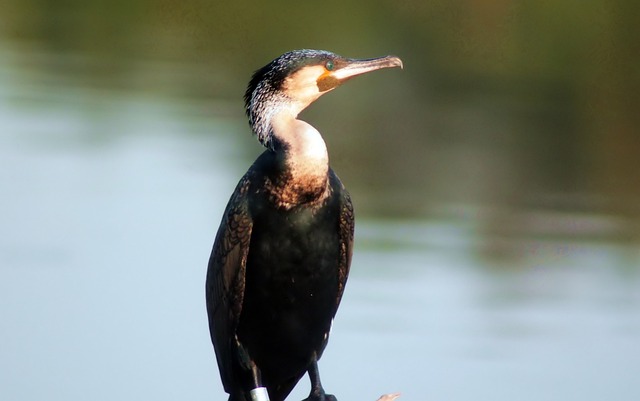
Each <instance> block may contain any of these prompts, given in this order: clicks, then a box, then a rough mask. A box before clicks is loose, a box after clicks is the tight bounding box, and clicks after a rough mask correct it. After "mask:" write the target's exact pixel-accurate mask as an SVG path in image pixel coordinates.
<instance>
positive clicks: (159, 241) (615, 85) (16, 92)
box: [0, 0, 640, 401]
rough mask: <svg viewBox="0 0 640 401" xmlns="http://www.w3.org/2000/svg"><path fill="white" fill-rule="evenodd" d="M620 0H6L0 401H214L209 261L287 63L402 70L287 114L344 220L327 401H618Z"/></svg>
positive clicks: (637, 182)
mask: <svg viewBox="0 0 640 401" xmlns="http://www.w3.org/2000/svg"><path fill="white" fill-rule="evenodd" d="M639 8H640V7H639V6H638V3H637V2H635V1H632V0H613V1H612V0H606V1H605V0H594V1H590V2H581V1H571V0H560V1H557V2H534V1H524V0H518V1H516V0H513V1H507V0H496V1H488V2H478V1H471V0H458V1H432V2H423V1H417V0H413V1H396V2H391V1H379V0H373V1H368V2H352V3H346V2H339V1H331V0H329V1H324V2H322V3H317V2H284V1H274V2H270V3H267V2H265V3H254V2H248V1H237V2H225V3H214V2H210V1H209V2H205V1H199V0H185V1H182V2H169V1H159V2H151V1H141V0H132V1H120V0H116V1H99V0H92V1H78V0H65V1H58V2H52V1H44V0H20V1H17V0H5V1H4V2H3V4H2V5H1V6H0V319H1V327H0V399H2V400H16V401H17V400H52V401H53V400H65V401H67V400H96V401H97V400H110V401H113V400H123V401H124V400H176V399H184V400H214V399H215V400H224V399H226V396H225V394H224V393H223V390H222V387H221V384H220V381H219V377H218V373H217V367H216V365H215V358H214V356H213V351H212V348H211V345H210V342H209V338H208V329H207V323H206V313H205V307H204V294H203V287H204V275H205V270H206V263H207V259H208V256H209V251H210V247H211V244H212V241H213V237H214V235H215V232H216V230H217V227H218V223H219V220H220V216H221V214H222V211H223V208H224V206H225V204H226V202H227V199H228V196H229V194H230V193H231V191H232V190H233V188H234V186H235V184H236V182H237V180H238V179H239V177H240V176H241V175H242V174H243V173H244V171H245V170H246V168H247V167H248V166H249V165H250V164H251V162H252V161H253V159H254V158H255V157H256V156H257V155H258V154H259V153H260V152H261V151H262V149H261V148H260V146H259V145H258V143H257V141H256V140H255V139H254V138H252V137H251V135H250V132H249V129H248V126H247V123H246V119H245V117H244V112H243V105H242V99H241V97H242V94H243V92H244V87H245V85H246V82H247V81H248V78H249V77H250V74H251V73H252V71H253V70H255V69H257V68H259V67H261V66H262V65H264V64H265V63H266V62H268V61H270V60H271V59H273V58H274V57H276V56H277V55H279V54H281V53H283V52H285V51H288V50H291V49H296V48H320V49H326V50H331V51H334V52H337V53H339V54H342V55H345V56H349V57H373V56H380V55H384V54H389V53H392V54H396V55H398V56H400V57H401V58H402V59H403V61H404V64H405V69H404V70H403V71H399V70H392V71H382V72H378V73H375V74H372V75H370V76H366V77H361V78H359V79H356V80H354V81H352V82H349V84H348V85H345V86H344V87H342V88H340V89H339V90H337V91H335V92H333V93H331V94H330V95H327V96H325V97H323V98H322V99H320V100H319V101H318V102H317V103H316V104H314V105H313V107H311V108H310V109H309V110H307V111H305V112H304V114H303V117H304V119H305V120H307V121H309V122H310V123H312V124H313V125H314V126H316V127H317V128H318V129H319V130H320V132H322V133H323V134H324V137H325V140H326V142H327V144H328V147H329V151H330V156H331V162H332V165H333V167H334V169H335V170H336V171H337V172H338V174H339V175H340V176H341V178H342V180H343V182H344V183H345V184H346V185H347V187H348V188H349V189H350V191H351V193H352V196H353V199H354V202H355V207H356V211H357V216H358V221H357V228H356V236H357V238H356V249H355V256H354V260H353V266H352V275H351V279H350V282H349V285H348V287H347V292H346V295H345V297H344V298H343V304H342V307H341V310H340V311H339V313H338V317H337V319H336V324H335V326H334V330H333V335H332V340H331V342H330V344H329V347H328V348H327V351H326V353H325V355H324V357H323V360H322V362H321V367H320V368H321V371H322V376H323V382H324V384H325V387H326V388H327V389H328V390H329V391H331V392H333V393H335V394H336V395H337V396H338V399H340V400H342V401H355V400H371V401H373V400H374V399H376V398H377V397H378V396H379V395H380V394H382V393H386V392H391V391H401V392H402V393H403V399H405V400H407V401H418V400H484V399H491V400H496V401H497V400H532V401H533V400H535V401H540V400H570V399H576V400H578V399H579V400H582V401H587V400H604V399H607V400H637V399H640V382H639V381H638V379H637V377H638V374H639V373H640V308H639V307H640V275H639V273H640V161H639V160H640V132H639V131H638V126H640V124H639V123H640V113H638V110H639V107H638V106H639V105H640V102H639V93H640V68H638V67H639V66H640V41H639V40H638V38H639V37H640V35H639V33H640V32H639V31H640V25H639V24H638V15H639ZM308 388H309V386H308V384H307V383H306V379H304V380H303V381H302V382H301V384H300V385H299V386H298V388H297V389H296V390H295V392H294V393H293V394H292V396H291V399H293V400H296V399H302V398H304V397H306V393H307V391H308Z"/></svg>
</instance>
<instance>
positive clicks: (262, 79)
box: [244, 50, 402, 147]
mask: <svg viewBox="0 0 640 401" xmlns="http://www.w3.org/2000/svg"><path fill="white" fill-rule="evenodd" d="M393 67H400V68H402V61H401V60H400V59H399V58H398V57H395V56H385V57H379V58H372V59H350V58H345V57H342V56H338V55H337V54H334V53H331V52H328V51H324V50H294V51H291V52H288V53H285V54H283V55H281V56H280V57H278V58H276V59H275V60H273V61H271V62H270V63H269V64H267V65H266V66H264V67H262V68H261V69H259V70H258V71H256V72H255V73H254V74H253V77H252V78H251V81H250V82H249V86H248V87H247V91H246V92H245V95H244V100H245V107H246V112H247V116H248V117H249V124H250V125H251V127H252V130H253V131H254V133H255V134H256V135H257V136H258V139H259V140H260V142H261V143H262V144H263V145H265V146H266V147H271V127H270V122H271V117H272V116H274V115H275V114H276V113H279V112H282V111H287V112H290V114H291V115H292V116H293V117H296V116H297V115H298V114H299V113H300V112H301V111H302V110H304V109H305V108H306V107H307V106H309V105H310V104H311V103H313V102H314V101H315V100H317V99H318V98H319V97H320V96H322V95H323V94H325V93H327V92H329V91H331V90H333V89H335V88H337V87H338V86H340V85H342V84H343V83H344V82H346V81H348V80H349V79H351V78H353V77H355V76H358V75H362V74H365V73H367V72H371V71H375V70H379V69H382V68H393Z"/></svg>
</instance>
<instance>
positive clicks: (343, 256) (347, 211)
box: [336, 184, 355, 310]
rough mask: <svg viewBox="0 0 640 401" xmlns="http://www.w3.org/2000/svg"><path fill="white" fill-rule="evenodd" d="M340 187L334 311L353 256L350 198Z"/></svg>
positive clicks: (338, 302) (352, 214)
mask: <svg viewBox="0 0 640 401" xmlns="http://www.w3.org/2000/svg"><path fill="white" fill-rule="evenodd" d="M340 185H341V187H342V188H341V189H342V190H341V202H340V203H341V205H340V262H339V266H338V297H337V299H336V301H337V302H336V310H337V308H338V305H339V304H340V300H342V294H343V293H344V286H345V285H346V284H347V278H348V277H349V268H350V266H351V256H352V255H353V233H354V228H355V215H354V212H353V203H352V202H351V196H349V193H348V192H347V190H346V189H345V188H344V186H342V184H340Z"/></svg>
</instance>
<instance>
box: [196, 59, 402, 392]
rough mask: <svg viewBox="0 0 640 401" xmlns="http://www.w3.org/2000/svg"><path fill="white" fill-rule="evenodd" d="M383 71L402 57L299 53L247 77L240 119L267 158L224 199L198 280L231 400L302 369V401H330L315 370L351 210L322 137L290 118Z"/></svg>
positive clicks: (343, 270) (291, 379) (339, 283)
mask: <svg viewBox="0 0 640 401" xmlns="http://www.w3.org/2000/svg"><path fill="white" fill-rule="evenodd" d="M390 67H402V61H401V60H400V59H399V58H397V57H394V56H387V57H381V58H374V59H367V60H355V59H348V58H344V57H341V56H338V55H336V54H333V53H330V52H327V51H319V50H296V51H291V52H288V53H285V54H283V55H282V56H280V57H278V58H276V59H275V60H273V61H272V62H270V63H269V64H267V65H266V66H265V67H263V68H261V69H259V70H258V71H256V72H255V74H254V75H253V77H252V78H251V81H250V83H249V86H248V88H247V90H246V93H245V96H244V100H245V106H246V112H247V116H248V117H249V124H250V126H251V129H252V131H253V133H255V134H256V136H257V137H258V140H259V141H260V142H261V143H262V145H264V146H265V147H266V148H267V150H266V151H264V153H262V154H261V155H260V156H259V157H258V159H257V160H256V161H255V162H254V163H253V165H252V166H251V167H250V168H249V170H248V171H247V173H246V174H245V175H244V176H243V177H242V179H241V180H240V182H239V183H238V185H237V187H236V189H235V191H234V193H233V195H231V199H230V200H229V203H228V205H227V208H226V210H225V212H224V215H223V217H222V222H221V224H220V228H219V229H218V233H217V235H216V239H215V242H214V244H213V250H212V251H211V257H210V259H209V267H208V271H207V281H206V301H207V312H208V315H209V330H210V333H211V340H212V342H213V346H214V348H215V353H216V359H217V361H218V367H219V369H220V376H221V378H222V383H223V385H224V389H225V391H226V392H227V393H229V401H249V400H252V401H265V400H268V399H269V398H270V400H271V401H282V400H284V399H285V398H286V396H287V395H288V394H289V393H290V392H291V390H292V389H293V387H294V386H295V385H296V383H297V382H298V381H299V380H300V378H301V377H302V376H303V375H304V374H305V372H308V373H309V377H310V379H311V393H310V395H309V398H307V400H308V401H334V400H335V397H334V396H333V395H330V394H325V392H324V390H323V388H322V385H321V383H320V376H319V373H318V365H317V362H318V359H320V356H321V355H322V351H323V350H324V348H325V346H326V345H327V340H328V337H329V332H330V329H331V323H332V320H333V317H334V315H335V313H336V311H337V309H338V305H339V303H340V299H341V298H342V293H343V290H344V286H345V283H346V281H347V276H348V274H349V265H350V263H351V254H352V248H353V230H354V215H353V206H352V204H351V199H350V197H349V194H348V193H347V191H346V190H345V188H344V186H343V185H342V183H341V182H340V180H339V179H338V176H337V175H336V174H335V173H334V172H333V170H332V169H331V168H330V167H329V158H328V155H327V148H326V146H325V143H324V141H323V139H322V136H321V135H320V133H319V132H318V131H317V130H316V129H315V128H314V127H312V126H311V125H309V124H307V123H306V122H304V121H301V120H298V119H297V116H298V113H300V112H301V111H302V110H304V109H305V108H306V107H307V106H309V105H310V104H311V103H313V102H314V101H315V100H316V99H318V98H319V97H320V96H322V95H323V94H325V93H327V92H329V91H331V90H333V89H335V88H336V87H338V86H339V85H341V84H342V83H343V82H345V81H346V80H348V79H350V78H352V77H354V76H356V75H360V74H364V73H367V72H370V71H374V70H378V69H381V68H390Z"/></svg>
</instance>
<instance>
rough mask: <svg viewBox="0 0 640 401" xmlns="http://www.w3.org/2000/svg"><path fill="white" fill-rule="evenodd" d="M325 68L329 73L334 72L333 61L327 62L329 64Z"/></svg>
mask: <svg viewBox="0 0 640 401" xmlns="http://www.w3.org/2000/svg"><path fill="white" fill-rule="evenodd" d="M324 68H326V69H327V71H333V61H331V60H329V61H327V63H326V64H325V65H324Z"/></svg>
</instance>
